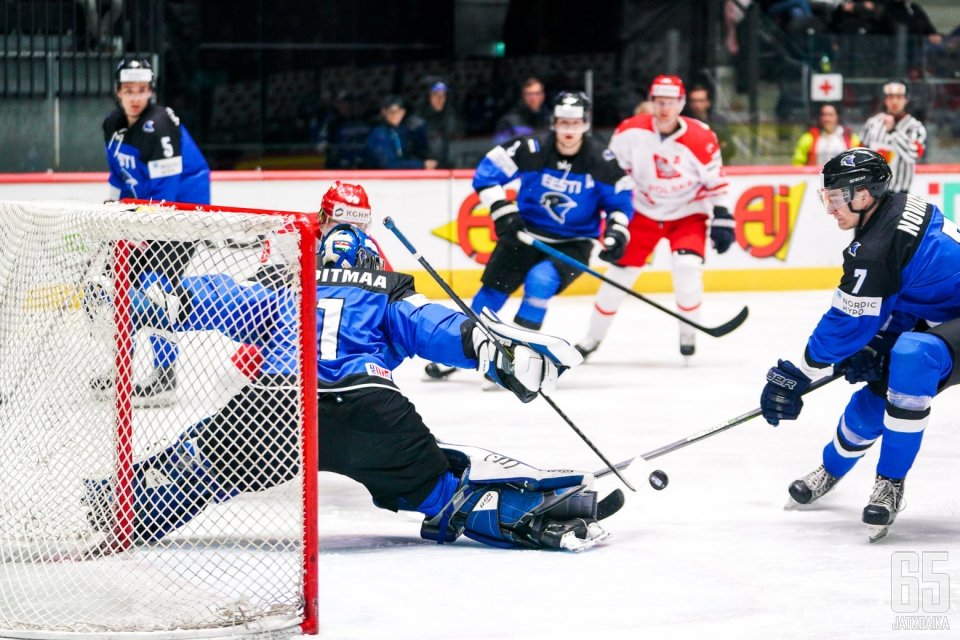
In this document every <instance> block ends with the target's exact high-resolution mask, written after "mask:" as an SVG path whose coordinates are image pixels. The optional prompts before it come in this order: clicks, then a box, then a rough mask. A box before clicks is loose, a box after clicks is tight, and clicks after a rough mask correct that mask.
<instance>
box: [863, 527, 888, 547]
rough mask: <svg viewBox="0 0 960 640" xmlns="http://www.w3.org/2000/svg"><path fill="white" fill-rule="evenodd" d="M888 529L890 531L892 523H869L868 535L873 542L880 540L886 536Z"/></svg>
mask: <svg viewBox="0 0 960 640" xmlns="http://www.w3.org/2000/svg"><path fill="white" fill-rule="evenodd" d="M888 531H890V525H888V524H868V525H867V536H868V537H869V538H870V542H871V543H874V542H878V541H879V540H882V539H883V538H885V537H886V535H887V532H888Z"/></svg>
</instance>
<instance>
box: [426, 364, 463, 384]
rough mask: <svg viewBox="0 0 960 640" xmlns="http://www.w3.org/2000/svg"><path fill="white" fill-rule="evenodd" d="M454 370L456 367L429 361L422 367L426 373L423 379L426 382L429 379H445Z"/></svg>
mask: <svg viewBox="0 0 960 640" xmlns="http://www.w3.org/2000/svg"><path fill="white" fill-rule="evenodd" d="M456 371H457V368H456V367H448V366H447V365H445V364H440V363H439V362H431V363H429V364H428V365H427V366H426V367H424V368H423V372H424V373H425V374H426V377H425V378H424V380H426V381H428V382H429V381H431V380H445V379H446V378H449V377H450V375H451V374H453V373H454V372H456Z"/></svg>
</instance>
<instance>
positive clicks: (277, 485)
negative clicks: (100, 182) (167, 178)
mask: <svg viewBox="0 0 960 640" xmlns="http://www.w3.org/2000/svg"><path fill="white" fill-rule="evenodd" d="M299 246H300V245H299V233H298V231H297V227H296V226H295V225H294V224H293V214H289V215H285V214H280V213H275V214H255V213H246V212H229V213H227V212H220V211H199V210H194V211H184V210H174V209H172V208H167V207H159V206H149V207H132V206H130V205H120V204H109V205H88V204H82V203H76V202H0V636H3V637H45V634H56V633H64V632H77V633H95V634H96V633H99V634H116V633H136V632H174V633H179V631H177V630H199V631H198V633H200V634H201V635H203V634H209V633H212V631H211V630H213V629H217V628H223V627H229V628H230V629H232V631H231V632H234V633H235V632H238V631H239V630H240V628H241V627H244V626H245V627H246V628H249V629H258V628H259V629H263V628H271V627H276V626H283V625H287V624H293V623H296V622H297V621H299V620H300V619H301V617H302V615H303V611H304V548H303V535H304V534H303V531H304V504H305V500H304V488H303V474H302V468H303V465H302V431H301V424H302V418H303V412H304V407H303V401H302V397H303V396H302V393H301V383H302V376H301V375H300V374H301V367H302V358H301V353H300V349H299V337H300V324H299V317H300V316H299V305H300V300H301V290H300V278H299V274H300V263H299V258H300V256H299ZM184 266H185V268H184ZM264 274H268V275H270V274H272V278H265V277H263V276H264ZM151 285H155V286H154V287H153V291H152V294H151V296H148V295H147V292H148V290H150V288H151ZM212 314H217V315H212ZM125 334H126V335H127V336H129V340H127V341H125V340H124V335H125ZM278 336H281V337H280V338H278ZM277 354H279V356H278V355H277ZM261 360H264V363H265V364H264V365H262V368H260V369H258V367H261V364H260V361H261ZM250 371H260V373H261V374H262V375H261V376H260V377H259V378H256V381H255V382H254V383H251V381H250V378H249V377H248V375H246V374H249V372H250ZM130 407H132V408H130ZM201 421H203V422H201ZM127 429H129V434H130V437H129V438H127V437H126V436H125V435H124V434H125V433H127ZM184 434H186V435H184ZM131 463H132V464H131ZM185 513H186V514H187V515H186V516H185V515H184V514H185ZM183 522H186V523H185V524H183ZM237 625H240V627H238V626H237Z"/></svg>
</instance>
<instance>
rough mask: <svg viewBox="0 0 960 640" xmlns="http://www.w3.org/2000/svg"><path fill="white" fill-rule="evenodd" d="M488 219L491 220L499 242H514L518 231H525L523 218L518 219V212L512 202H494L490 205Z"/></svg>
mask: <svg viewBox="0 0 960 640" xmlns="http://www.w3.org/2000/svg"><path fill="white" fill-rule="evenodd" d="M490 218H491V219H492V220H493V228H494V230H495V231H496V232H497V238H498V239H500V240H514V239H516V237H517V232H518V231H524V230H526V227H525V226H524V224H523V218H521V217H520V210H519V209H517V205H516V204H515V203H513V202H508V201H506V200H497V201H496V202H494V203H493V204H492V205H490Z"/></svg>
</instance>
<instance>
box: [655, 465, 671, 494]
mask: <svg viewBox="0 0 960 640" xmlns="http://www.w3.org/2000/svg"><path fill="white" fill-rule="evenodd" d="M669 482H670V478H668V477H667V474H665V473H664V472H663V471H660V469H657V470H656V471H652V472H651V473H650V486H651V487H653V488H654V489H656V490H657V491H663V490H664V489H666V488H667V484H668V483H669Z"/></svg>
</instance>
